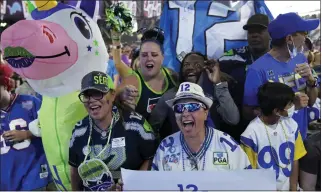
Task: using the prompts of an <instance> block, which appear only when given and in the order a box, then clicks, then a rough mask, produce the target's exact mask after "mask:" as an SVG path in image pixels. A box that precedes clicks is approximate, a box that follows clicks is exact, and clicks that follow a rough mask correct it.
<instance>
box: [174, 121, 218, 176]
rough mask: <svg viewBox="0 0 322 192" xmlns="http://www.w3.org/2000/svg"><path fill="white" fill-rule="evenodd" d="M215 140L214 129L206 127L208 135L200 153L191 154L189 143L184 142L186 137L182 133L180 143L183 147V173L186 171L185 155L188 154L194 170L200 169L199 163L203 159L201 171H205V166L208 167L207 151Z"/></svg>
mask: <svg viewBox="0 0 322 192" xmlns="http://www.w3.org/2000/svg"><path fill="white" fill-rule="evenodd" d="M212 138H213V129H212V128H208V127H206V135H205V139H204V142H203V143H202V145H201V148H200V150H199V152H197V153H193V152H191V150H190V148H189V147H188V145H187V143H186V142H185V140H184V136H183V134H182V132H181V133H180V142H181V146H182V155H181V157H182V169H183V171H185V170H186V169H185V163H184V162H185V161H184V160H185V158H184V154H187V159H189V160H190V163H191V165H193V166H194V167H193V170H194V169H197V170H199V168H198V162H199V160H201V159H203V163H202V168H201V170H202V171H204V170H205V165H206V153H207V150H208V148H209V146H210V144H211V141H212Z"/></svg>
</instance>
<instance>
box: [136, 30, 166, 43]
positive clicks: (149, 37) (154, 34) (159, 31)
mask: <svg viewBox="0 0 322 192" xmlns="http://www.w3.org/2000/svg"><path fill="white" fill-rule="evenodd" d="M148 31H149V35H148V34H147V33H146V32H148ZM151 32H152V34H153V35H152V34H151ZM136 33H137V34H142V35H143V37H142V38H141V41H144V40H146V39H154V40H157V39H158V37H159V35H160V34H161V36H164V31H163V30H162V29H161V28H158V27H153V28H152V29H149V28H146V27H143V28H141V29H139V30H138V31H137V32H136ZM151 35H152V36H153V37H152V36H151Z"/></svg>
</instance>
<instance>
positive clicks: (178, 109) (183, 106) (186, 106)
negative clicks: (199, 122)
mask: <svg viewBox="0 0 322 192" xmlns="http://www.w3.org/2000/svg"><path fill="white" fill-rule="evenodd" d="M200 108H205V109H206V106H205V105H204V104H202V103H179V104H175V105H174V106H173V111H174V112H175V113H183V112H184V111H185V110H187V111H188V112H195V111H198V110H199V109H200Z"/></svg>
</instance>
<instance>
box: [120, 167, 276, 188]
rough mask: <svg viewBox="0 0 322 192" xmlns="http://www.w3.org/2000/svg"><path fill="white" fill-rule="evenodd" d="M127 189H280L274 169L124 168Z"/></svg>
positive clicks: (123, 174) (123, 175)
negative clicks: (168, 169)
mask: <svg viewBox="0 0 322 192" xmlns="http://www.w3.org/2000/svg"><path fill="white" fill-rule="evenodd" d="M121 171H122V181H123V183H124V186H123V189H124V190H126V191H127V190H132V191H133V190H134V191H135V190H137V191H139V190H147V191H152V190H171V191H186V190H189V191H205V190H206V191H208V190H244V191H250V190H256V191H258V190H269V191H274V190H276V179H275V172H274V171H273V170H262V169H253V170H238V171H212V172H210V171H186V172H183V171H182V172H177V171H173V172H172V171H133V170H127V169H122V170H121Z"/></svg>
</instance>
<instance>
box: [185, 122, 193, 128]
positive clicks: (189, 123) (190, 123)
mask: <svg viewBox="0 0 322 192" xmlns="http://www.w3.org/2000/svg"><path fill="white" fill-rule="evenodd" d="M182 124H183V126H184V127H186V126H188V125H191V126H193V125H194V122H193V121H183V122H182Z"/></svg>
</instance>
